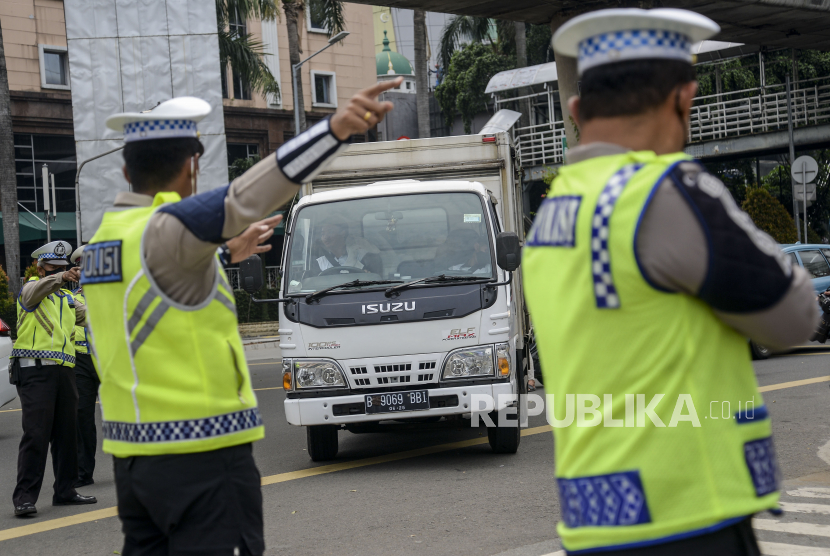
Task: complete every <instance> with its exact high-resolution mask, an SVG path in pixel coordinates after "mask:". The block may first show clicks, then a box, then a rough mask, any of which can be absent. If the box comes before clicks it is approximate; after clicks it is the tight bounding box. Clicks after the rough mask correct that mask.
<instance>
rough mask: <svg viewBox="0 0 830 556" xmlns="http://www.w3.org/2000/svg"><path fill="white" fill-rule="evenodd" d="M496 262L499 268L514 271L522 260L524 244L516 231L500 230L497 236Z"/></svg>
mask: <svg viewBox="0 0 830 556" xmlns="http://www.w3.org/2000/svg"><path fill="white" fill-rule="evenodd" d="M496 262H498V264H499V268H501V269H502V270H506V271H508V272H512V271H514V270H516V269H517V268H519V264H520V263H521V262H522V244H521V242H520V241H519V236H518V234H516V232H500V233H499V235H497V236H496Z"/></svg>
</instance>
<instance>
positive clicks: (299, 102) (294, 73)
mask: <svg viewBox="0 0 830 556" xmlns="http://www.w3.org/2000/svg"><path fill="white" fill-rule="evenodd" d="M348 34H349V32H348V31H340V32H339V33H337V34H336V35H334V36H333V37H332V38H330V39H329V43H328V44H327V45H326V46H324V47H323V48H321V49H320V50H318V51H317V52H315V53H314V54H312V55H311V56H309V57H308V58H306V59H305V60H303V61H301V62H300V63H299V64H294V65H293V66H291V84H292V86H293V89H292V90H293V93H294V135H295V136H297V135H299V134H300V131H301V130H300V110H302V109H303V108H302V107H303V99H298V98H297V79H298V75H299V73H300V66H302V65H303V64H305V63H306V62H308V61H309V60H311V59H312V58H314V57H315V56H317V55H318V54H320V53H321V52H322V51H324V50H325V49H327V48H328V47H330V46H331V45H333V44H336V43H338V42H340V41H342V40H343V39H345V38H346V36H347V35H348ZM311 86H312V87H313V86H314V83H312V84H311Z"/></svg>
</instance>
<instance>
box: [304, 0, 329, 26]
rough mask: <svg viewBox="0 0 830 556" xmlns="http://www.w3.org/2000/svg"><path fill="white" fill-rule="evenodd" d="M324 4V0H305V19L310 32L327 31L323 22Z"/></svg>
mask: <svg viewBox="0 0 830 556" xmlns="http://www.w3.org/2000/svg"><path fill="white" fill-rule="evenodd" d="M324 5H325V1H324V0H309V1H308V2H306V5H305V15H306V21H307V22H308V30H309V31H311V32H312V33H328V29H326V26H325V24H324V22H325V14H324V12H323V7H324Z"/></svg>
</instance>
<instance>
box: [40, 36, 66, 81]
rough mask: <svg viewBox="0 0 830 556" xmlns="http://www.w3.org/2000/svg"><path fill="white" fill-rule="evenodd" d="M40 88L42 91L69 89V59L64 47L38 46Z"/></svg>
mask: <svg viewBox="0 0 830 556" xmlns="http://www.w3.org/2000/svg"><path fill="white" fill-rule="evenodd" d="M37 49H38V55H39V58H40V86H41V87H43V88H44V89H64V90H67V89H69V57H68V56H67V54H66V47H65V46H49V45H45V44H39V45H38V47H37Z"/></svg>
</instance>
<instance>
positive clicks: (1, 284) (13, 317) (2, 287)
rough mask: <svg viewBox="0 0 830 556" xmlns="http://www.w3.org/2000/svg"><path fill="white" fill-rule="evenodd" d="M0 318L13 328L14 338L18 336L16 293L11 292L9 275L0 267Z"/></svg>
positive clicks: (12, 334)
mask: <svg viewBox="0 0 830 556" xmlns="http://www.w3.org/2000/svg"><path fill="white" fill-rule="evenodd" d="M0 319H3V322H5V323H6V324H8V325H9V328H11V329H12V331H11V336H12V338H16V337H17V303H15V299H14V295H12V293H11V292H9V276H8V274H6V271H5V270H3V268H2V267H0Z"/></svg>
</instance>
